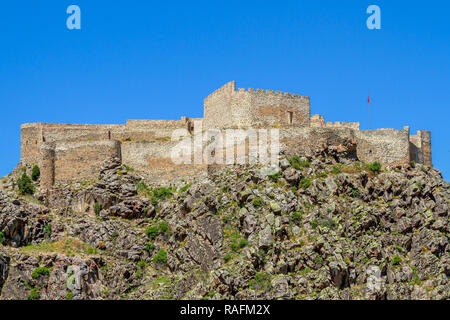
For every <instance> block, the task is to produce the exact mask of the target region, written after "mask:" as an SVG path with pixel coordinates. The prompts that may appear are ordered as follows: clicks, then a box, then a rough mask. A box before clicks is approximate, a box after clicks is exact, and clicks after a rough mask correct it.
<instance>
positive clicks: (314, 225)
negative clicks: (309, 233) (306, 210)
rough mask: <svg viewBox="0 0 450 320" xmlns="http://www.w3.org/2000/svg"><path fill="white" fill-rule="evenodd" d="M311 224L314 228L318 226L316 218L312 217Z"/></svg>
mask: <svg viewBox="0 0 450 320" xmlns="http://www.w3.org/2000/svg"><path fill="white" fill-rule="evenodd" d="M311 226H312V227H313V228H314V229H315V228H317V227H318V226H319V222H318V221H317V219H316V218H314V219H313V221H311Z"/></svg>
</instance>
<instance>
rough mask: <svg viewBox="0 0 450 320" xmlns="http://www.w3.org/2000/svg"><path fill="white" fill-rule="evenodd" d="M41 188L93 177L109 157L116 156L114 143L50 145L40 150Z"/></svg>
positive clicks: (118, 144)
mask: <svg viewBox="0 0 450 320" xmlns="http://www.w3.org/2000/svg"><path fill="white" fill-rule="evenodd" d="M40 154H41V159H40V163H39V166H40V167H41V185H42V186H43V187H44V188H48V187H50V186H51V185H53V184H54V183H68V182H72V181H82V180H85V179H92V178H95V177H97V175H98V172H99V169H100V168H101V165H102V164H103V162H104V161H105V159H108V158H110V157H120V156H121V151H120V143H119V142H118V141H115V140H103V141H79V142H51V143H42V145H41V147H40Z"/></svg>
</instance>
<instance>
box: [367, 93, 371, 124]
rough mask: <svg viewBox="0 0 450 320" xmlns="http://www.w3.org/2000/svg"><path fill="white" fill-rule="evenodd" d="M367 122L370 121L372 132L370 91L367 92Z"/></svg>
mask: <svg viewBox="0 0 450 320" xmlns="http://www.w3.org/2000/svg"><path fill="white" fill-rule="evenodd" d="M367 92H368V93H367V120H368V130H370V128H371V126H370V91H369V90H368V91H367Z"/></svg>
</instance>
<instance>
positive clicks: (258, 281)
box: [249, 272, 270, 290]
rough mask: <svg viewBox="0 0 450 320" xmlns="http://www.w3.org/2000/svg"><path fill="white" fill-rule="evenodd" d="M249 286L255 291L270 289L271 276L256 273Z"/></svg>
mask: <svg viewBox="0 0 450 320" xmlns="http://www.w3.org/2000/svg"><path fill="white" fill-rule="evenodd" d="M249 285H250V287H251V288H252V289H254V290H264V289H265V288H270V275H269V274H267V273H264V272H256V274H255V277H254V278H253V279H252V280H250V281H249Z"/></svg>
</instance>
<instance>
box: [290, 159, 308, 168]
mask: <svg viewBox="0 0 450 320" xmlns="http://www.w3.org/2000/svg"><path fill="white" fill-rule="evenodd" d="M288 161H289V163H290V164H291V167H292V168H294V169H297V170H302V169H303V168H307V167H309V166H310V165H311V162H309V161H307V160H302V159H300V157H299V156H293V157H292V158H289V159H288Z"/></svg>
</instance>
